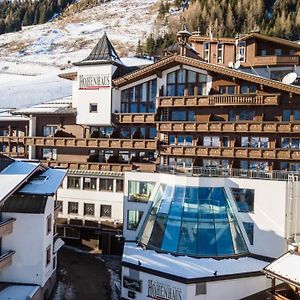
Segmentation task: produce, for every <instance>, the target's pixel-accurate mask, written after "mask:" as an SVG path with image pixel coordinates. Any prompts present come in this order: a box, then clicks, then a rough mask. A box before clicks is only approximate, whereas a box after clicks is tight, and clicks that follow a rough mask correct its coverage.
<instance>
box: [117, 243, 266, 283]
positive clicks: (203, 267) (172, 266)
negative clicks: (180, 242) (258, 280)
mask: <svg viewBox="0 0 300 300" xmlns="http://www.w3.org/2000/svg"><path fill="white" fill-rule="evenodd" d="M122 261H123V262H127V263H131V264H134V265H140V266H141V267H144V268H148V269H152V270H156V271H159V272H163V273H167V274H171V275H176V276H181V277H184V278H201V277H214V276H215V275H214V273H215V272H216V271H217V276H220V275H230V274H240V273H248V272H256V271H261V270H262V269H263V268H264V267H265V266H266V265H267V264H268V263H267V262H265V261H261V260H257V259H254V258H251V257H240V258H237V259H233V258H226V259H220V260H216V259H213V258H193V257H188V256H177V257H176V256H174V255H171V254H164V253H157V252H155V251H153V250H143V249H142V248H141V247H138V246H137V245H136V244H135V243H125V247H124V253H123V258H122Z"/></svg>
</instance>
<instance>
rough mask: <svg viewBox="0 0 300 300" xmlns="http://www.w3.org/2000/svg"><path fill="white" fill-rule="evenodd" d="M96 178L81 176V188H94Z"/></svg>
mask: <svg viewBox="0 0 300 300" xmlns="http://www.w3.org/2000/svg"><path fill="white" fill-rule="evenodd" d="M96 187H97V179H96V178H90V177H83V189H84V190H96Z"/></svg>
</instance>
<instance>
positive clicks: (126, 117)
mask: <svg viewBox="0 0 300 300" xmlns="http://www.w3.org/2000/svg"><path fill="white" fill-rule="evenodd" d="M113 123H116V124H131V123H135V124H136V123H138V124H139V123H140V124H153V123H155V114H149V113H147V114H146V113H145V114H141V113H115V114H113Z"/></svg>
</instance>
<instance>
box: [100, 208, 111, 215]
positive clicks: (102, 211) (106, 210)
mask: <svg viewBox="0 0 300 300" xmlns="http://www.w3.org/2000/svg"><path fill="white" fill-rule="evenodd" d="M100 217H105V218H111V205H101V208H100Z"/></svg>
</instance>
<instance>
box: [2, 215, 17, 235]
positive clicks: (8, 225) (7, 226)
mask: <svg viewBox="0 0 300 300" xmlns="http://www.w3.org/2000/svg"><path fill="white" fill-rule="evenodd" d="M15 221H16V219H15V218H10V219H8V220H5V221H2V222H0V237H3V236H5V235H7V234H10V233H12V231H13V223H14V222H15Z"/></svg>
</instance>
